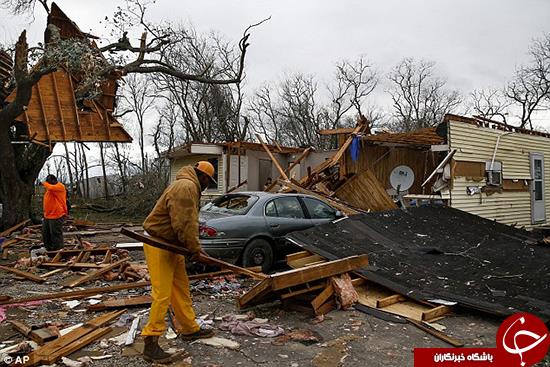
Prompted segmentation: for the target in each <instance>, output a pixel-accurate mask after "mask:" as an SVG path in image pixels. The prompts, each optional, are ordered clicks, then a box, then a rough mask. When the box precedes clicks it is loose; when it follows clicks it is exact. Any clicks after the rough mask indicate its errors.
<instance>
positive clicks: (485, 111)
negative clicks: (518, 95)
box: [470, 89, 512, 123]
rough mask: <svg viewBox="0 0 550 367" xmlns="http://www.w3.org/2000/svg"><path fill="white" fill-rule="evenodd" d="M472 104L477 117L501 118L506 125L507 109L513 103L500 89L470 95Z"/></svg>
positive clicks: (484, 90)
mask: <svg viewBox="0 0 550 367" xmlns="http://www.w3.org/2000/svg"><path fill="white" fill-rule="evenodd" d="M470 104H471V108H472V110H473V111H472V112H473V113H474V114H475V115H479V116H482V117H486V118H488V119H494V118H500V119H501V120H502V122H504V123H506V116H507V115H508V112H507V109H508V107H510V105H511V104H512V102H511V101H510V100H508V99H507V98H506V96H505V95H504V94H503V92H502V91H500V90H498V89H480V90H474V91H473V92H472V93H470Z"/></svg>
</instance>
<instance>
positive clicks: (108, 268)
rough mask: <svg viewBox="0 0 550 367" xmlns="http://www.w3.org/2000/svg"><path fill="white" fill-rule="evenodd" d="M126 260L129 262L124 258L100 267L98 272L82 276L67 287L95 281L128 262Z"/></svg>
mask: <svg viewBox="0 0 550 367" xmlns="http://www.w3.org/2000/svg"><path fill="white" fill-rule="evenodd" d="M128 260H129V258H124V259H121V260H118V261H116V262H114V263H112V264H109V265H107V266H104V267H102V268H101V269H99V270H96V271H94V272H92V273H91V274H87V275H84V276H83V277H81V278H78V279H76V280H74V281H72V282H70V283H69V284H68V285H67V286H68V287H70V288H73V287H76V286H77V285H81V284H84V283H87V282H89V281H90V280H93V279H96V278H98V277H100V276H102V275H103V274H105V273H107V272H109V271H111V270H113V269H114V268H116V267H118V266H120V265H122V264H124V263H126V262H128Z"/></svg>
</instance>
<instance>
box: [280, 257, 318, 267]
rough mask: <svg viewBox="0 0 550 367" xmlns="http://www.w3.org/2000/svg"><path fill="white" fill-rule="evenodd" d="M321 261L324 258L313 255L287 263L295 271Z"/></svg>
mask: <svg viewBox="0 0 550 367" xmlns="http://www.w3.org/2000/svg"><path fill="white" fill-rule="evenodd" d="M319 260H323V257H322V256H319V255H317V254H313V255H309V256H306V257H302V258H300V259H296V260H291V261H287V264H288V266H290V267H291V268H293V269H298V268H303V267H304V266H306V265H307V264H311V263H314V262H317V261H319Z"/></svg>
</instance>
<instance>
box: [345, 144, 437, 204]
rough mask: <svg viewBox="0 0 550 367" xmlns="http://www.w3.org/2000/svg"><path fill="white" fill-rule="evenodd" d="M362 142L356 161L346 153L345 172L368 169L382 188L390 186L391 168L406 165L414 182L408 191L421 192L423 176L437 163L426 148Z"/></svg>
mask: <svg viewBox="0 0 550 367" xmlns="http://www.w3.org/2000/svg"><path fill="white" fill-rule="evenodd" d="M362 144H363V145H362V148H361V151H360V153H359V159H358V160H357V161H356V162H354V161H353V160H352V159H351V156H350V153H349V152H348V153H347V154H346V159H345V165H346V173H347V174H350V173H357V172H361V171H364V170H370V171H371V172H372V173H373V174H374V176H375V177H376V178H377V179H378V181H380V183H381V184H382V186H383V187H384V189H390V188H391V184H390V174H391V172H392V170H393V169H394V168H395V167H397V166H400V165H406V166H409V167H410V168H411V169H412V170H413V172H414V184H413V185H412V187H411V188H410V189H409V193H412V194H421V193H422V187H421V185H422V182H423V181H424V178H425V177H424V176H427V175H429V174H430V173H431V172H432V171H433V170H434V169H435V167H436V166H437V163H438V162H437V157H435V156H434V153H432V152H429V151H428V150H422V149H415V148H407V147H388V146H380V145H366V144H365V143H362Z"/></svg>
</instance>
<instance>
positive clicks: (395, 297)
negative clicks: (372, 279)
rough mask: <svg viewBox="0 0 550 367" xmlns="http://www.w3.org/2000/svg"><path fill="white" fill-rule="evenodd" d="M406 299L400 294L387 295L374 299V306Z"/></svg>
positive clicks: (382, 305) (387, 304)
mask: <svg viewBox="0 0 550 367" xmlns="http://www.w3.org/2000/svg"><path fill="white" fill-rule="evenodd" d="M359 279H360V278H359ZM406 300H407V298H406V297H404V296H402V295H400V294H394V295H393V296H389V297H386V298H382V299H377V300H376V308H382V307H386V306H389V305H393V304H395V303H399V302H403V301H406Z"/></svg>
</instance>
